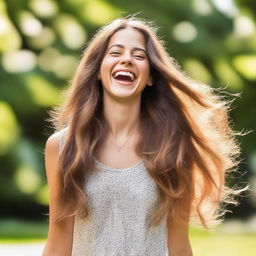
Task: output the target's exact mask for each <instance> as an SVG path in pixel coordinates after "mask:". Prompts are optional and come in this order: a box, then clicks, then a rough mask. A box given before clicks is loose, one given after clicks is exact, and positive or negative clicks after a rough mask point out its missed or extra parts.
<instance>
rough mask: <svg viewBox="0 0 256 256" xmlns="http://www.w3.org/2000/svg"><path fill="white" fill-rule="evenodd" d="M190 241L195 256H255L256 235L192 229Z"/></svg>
mask: <svg viewBox="0 0 256 256" xmlns="http://www.w3.org/2000/svg"><path fill="white" fill-rule="evenodd" d="M190 241H191V245H192V248H193V253H194V255H195V256H241V255H243V256H255V255H256V234H253V233H246V232H243V233H242V234H238V233H235V234H231V233H229V232H224V231H221V229H217V230H216V231H215V232H211V233H210V232H206V231H201V230H198V229H195V228H194V229H193V228H192V229H191V232H190Z"/></svg>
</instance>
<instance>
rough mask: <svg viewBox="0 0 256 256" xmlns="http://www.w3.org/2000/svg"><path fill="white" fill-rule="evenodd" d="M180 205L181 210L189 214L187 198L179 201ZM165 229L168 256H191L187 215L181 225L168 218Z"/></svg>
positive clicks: (188, 200)
mask: <svg viewBox="0 0 256 256" xmlns="http://www.w3.org/2000/svg"><path fill="white" fill-rule="evenodd" d="M180 204H181V209H183V211H184V212H185V213H190V207H191V202H190V199H189V198H187V199H185V198H183V199H181V200H180ZM167 229H168V249H169V253H170V255H169V256H193V252H192V248H191V245H190V241H189V234H188V230H189V214H187V216H186V219H185V223H183V224H181V223H178V222H177V221H175V220H174V219H173V218H171V217H168V219H167Z"/></svg>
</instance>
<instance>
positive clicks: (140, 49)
mask: <svg viewBox="0 0 256 256" xmlns="http://www.w3.org/2000/svg"><path fill="white" fill-rule="evenodd" d="M114 46H117V47H120V48H124V46H123V45H122V44H113V45H111V46H110V47H109V48H108V50H109V49H110V48H112V47H114ZM133 50H135V51H143V52H145V54H147V52H146V50H145V49H143V48H140V47H133Z"/></svg>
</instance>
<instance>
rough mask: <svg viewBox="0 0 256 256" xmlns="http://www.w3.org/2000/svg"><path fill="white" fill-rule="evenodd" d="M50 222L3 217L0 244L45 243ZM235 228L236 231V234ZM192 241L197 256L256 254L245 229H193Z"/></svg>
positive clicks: (254, 237)
mask: <svg viewBox="0 0 256 256" xmlns="http://www.w3.org/2000/svg"><path fill="white" fill-rule="evenodd" d="M47 229H48V223H47V222H46V221H45V222H34V221H23V220H13V219H4V220H0V243H2V244H3V243H4V244H7V243H8V244H9V243H32V242H38V241H42V242H44V241H45V239H46V236H47ZM234 230H235V231H236V232H235V233H234ZM190 240H191V245H192V248H193V253H194V255H195V256H241V255H243V256H255V255H256V234H255V232H254V233H253V232H249V231H246V230H243V231H241V229H236V227H234V226H233V227H232V229H230V228H228V229H227V228H225V229H223V228H221V227H220V228H217V229H216V231H214V232H207V231H204V230H201V229H198V228H193V227H192V228H191V229H190Z"/></svg>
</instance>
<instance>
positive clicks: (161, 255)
mask: <svg viewBox="0 0 256 256" xmlns="http://www.w3.org/2000/svg"><path fill="white" fill-rule="evenodd" d="M64 135H65V130H62V131H61V143H60V150H62V148H63V145H64ZM95 164H96V168H97V169H98V170H99V171H95V172H92V173H91V174H90V175H89V177H88V179H87V181H86V185H85V188H84V191H85V193H86V194H87V196H88V200H89V201H88V206H89V208H90V213H91V214H90V215H89V218H88V219H86V220H85V219H81V218H80V217H79V216H78V215H77V216H76V217H75V222H74V233H73V249H72V256H169V255H170V254H169V252H168V245H167V222H166V217H165V218H163V220H162V221H161V223H160V225H159V226H157V227H149V225H148V220H149V214H150V213H151V212H152V210H155V209H156V207H157V206H158V203H159V198H158V193H157V186H156V184H155V182H154V180H153V179H152V178H151V177H150V176H149V175H148V173H147V170H146V168H145V166H144V163H143V161H142V160H141V161H139V162H138V163H136V164H135V165H133V166H131V167H129V168H126V169H114V168H111V167H109V166H107V165H105V164H103V163H101V162H99V161H98V160H96V163H95Z"/></svg>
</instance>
